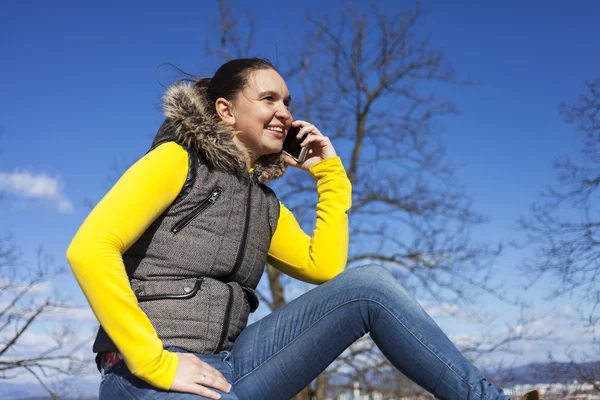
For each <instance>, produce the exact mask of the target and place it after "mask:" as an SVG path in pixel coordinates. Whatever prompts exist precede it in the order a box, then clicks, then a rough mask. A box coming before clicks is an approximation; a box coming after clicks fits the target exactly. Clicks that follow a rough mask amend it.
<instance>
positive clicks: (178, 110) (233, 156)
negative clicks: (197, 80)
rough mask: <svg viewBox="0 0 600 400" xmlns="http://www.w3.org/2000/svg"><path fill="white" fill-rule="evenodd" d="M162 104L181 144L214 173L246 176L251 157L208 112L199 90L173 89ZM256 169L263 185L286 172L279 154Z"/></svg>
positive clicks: (188, 87) (262, 159)
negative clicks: (215, 171) (196, 153)
mask: <svg viewBox="0 0 600 400" xmlns="http://www.w3.org/2000/svg"><path fill="white" fill-rule="evenodd" d="M163 101H164V102H163V108H164V113H165V116H166V117H167V118H168V119H169V120H170V122H171V127H172V129H173V134H174V135H175V138H176V139H177V140H178V141H179V142H180V143H181V144H183V145H184V146H186V147H188V148H191V149H196V150H198V151H199V152H200V154H201V155H202V157H203V158H204V160H205V161H206V162H207V164H209V166H211V167H213V168H215V169H219V170H225V171H229V172H232V173H234V174H236V175H240V176H243V175H247V174H248V168H247V166H246V165H247V160H248V159H249V157H250V156H249V154H248V153H247V152H245V151H243V150H240V148H238V146H237V145H236V144H235V142H234V137H235V135H236V131H235V129H233V128H232V127H231V126H229V125H226V124H224V123H223V122H221V121H220V120H217V118H216V117H214V116H213V115H212V113H209V112H208V110H209V108H208V107H210V104H208V102H207V101H206V99H205V98H204V96H202V94H201V92H200V91H199V89H197V88H194V87H193V86H191V85H190V84H188V83H181V84H177V85H173V86H171V87H169V88H168V89H167V92H166V93H165V95H164V96H163ZM255 167H256V168H257V170H258V174H259V175H258V176H259V181H260V182H262V183H267V182H270V181H273V180H275V179H277V178H279V177H281V176H282V175H283V174H284V173H285V170H286V164H285V162H284V161H283V155H282V153H276V154H268V155H264V156H262V157H260V158H259V159H258V160H257V161H256V164H255Z"/></svg>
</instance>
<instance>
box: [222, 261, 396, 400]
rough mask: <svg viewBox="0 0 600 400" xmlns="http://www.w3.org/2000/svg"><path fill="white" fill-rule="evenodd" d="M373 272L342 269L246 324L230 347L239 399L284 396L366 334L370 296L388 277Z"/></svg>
mask: <svg viewBox="0 0 600 400" xmlns="http://www.w3.org/2000/svg"><path fill="white" fill-rule="evenodd" d="M374 272H377V270H376V269H371V268H356V269H352V270H349V271H346V272H344V273H342V274H340V275H338V276H337V277H336V278H334V279H332V280H331V281H329V282H326V283H324V284H322V285H320V286H318V287H316V288H314V289H312V290H310V291H308V292H307V293H305V294H303V295H302V296H300V297H298V298H297V299H295V300H294V301H292V302H290V303H289V304H287V305H286V306H285V307H283V308H280V309H279V310H277V311H275V312H273V313H271V314H269V315H267V316H266V317H264V318H263V319H261V320H259V321H257V322H256V323H254V324H251V325H249V326H248V327H246V329H244V331H242V333H241V334H240V336H239V337H238V338H237V340H236V341H235V343H234V346H233V349H232V358H233V369H234V376H233V379H234V383H233V388H234V389H235V390H236V393H237V394H238V396H239V398H240V399H249V400H254V399H284V398H290V397H291V396H293V395H294V394H295V393H297V392H298V391H299V390H301V389H302V388H303V387H305V386H306V385H307V384H309V383H310V382H311V381H312V380H313V379H314V378H315V377H316V376H317V375H318V374H319V373H321V372H322V371H323V370H325V369H326V368H327V366H328V365H329V364H331V362H333V361H334V360H335V359H336V357H337V356H338V355H340V354H341V353H342V352H343V351H344V350H345V349H347V348H348V346H350V345H351V344H352V343H354V342H355V341H356V340H357V339H358V338H360V337H362V336H363V335H364V334H365V333H366V332H368V331H369V325H370V323H369V320H370V319H371V318H372V317H373V314H376V313H378V307H374V306H373V305H374V303H373V302H372V301H370V300H371V299H372V298H374V297H378V295H379V294H380V293H381V290H382V289H383V290H384V291H385V290H387V289H386V288H385V287H384V286H385V285H383V282H382V279H388V280H390V279H393V278H391V276H390V278H387V276H383V275H381V274H374ZM388 275H389V274H388ZM367 293H368V294H367ZM382 296H386V295H382Z"/></svg>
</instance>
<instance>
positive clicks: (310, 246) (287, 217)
mask: <svg viewBox="0 0 600 400" xmlns="http://www.w3.org/2000/svg"><path fill="white" fill-rule="evenodd" d="M310 173H311V174H312V175H313V177H315V178H316V179H317V193H318V195H319V202H318V204H317V221H316V224H315V229H314V232H313V235H312V238H311V237H310V236H308V235H307V234H306V233H304V231H303V230H302V228H301V227H300V225H299V224H298V221H296V218H294V215H293V214H292V213H291V212H290V210H288V209H287V208H286V207H285V206H284V205H283V204H281V203H280V213H279V221H278V223H277V229H276V230H275V233H274V235H273V239H272V240H271V247H270V248H269V258H268V262H269V264H271V265H273V266H274V267H275V268H277V269H279V270H280V271H282V272H284V273H285V274H287V275H290V276H291V277H294V278H296V279H300V280H302V281H305V282H309V283H315V284H319V283H323V282H325V281H327V280H329V279H331V278H333V277H334V276H336V275H337V274H339V273H340V272H342V271H343V270H344V268H345V267H346V261H347V260H348V214H347V211H348V210H349V209H350V206H351V205H352V185H351V184H350V180H348V177H347V175H346V171H345V170H344V165H343V164H342V161H341V159H340V158H339V157H333V158H329V159H327V160H324V161H321V162H320V163H318V164H316V165H314V166H313V167H312V168H311V169H310Z"/></svg>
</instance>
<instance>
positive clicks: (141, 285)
mask: <svg viewBox="0 0 600 400" xmlns="http://www.w3.org/2000/svg"><path fill="white" fill-rule="evenodd" d="M131 288H132V289H133V291H134V293H135V295H136V297H137V299H138V305H139V307H140V308H141V309H142V311H143V312H144V313H145V314H146V315H147V316H148V319H149V320H150V322H151V323H152V326H153V327H154V329H155V330H156V333H157V334H158V337H159V338H160V340H161V341H162V342H163V346H176V347H180V348H183V349H186V350H188V351H191V352H194V353H202V354H212V353H215V352H218V351H221V350H224V349H225V350H226V349H228V348H231V343H230V341H229V340H227V339H228V337H229V331H230V328H229V326H230V319H231V317H232V316H234V315H231V314H232V308H233V300H234V298H233V297H234V296H232V292H233V288H232V286H231V285H228V284H226V283H223V282H221V281H218V280H216V279H212V278H208V277H202V278H196V277H192V278H183V279H174V280H152V281H140V280H133V281H131ZM234 314H235V313H234ZM238 318H239V317H238Z"/></svg>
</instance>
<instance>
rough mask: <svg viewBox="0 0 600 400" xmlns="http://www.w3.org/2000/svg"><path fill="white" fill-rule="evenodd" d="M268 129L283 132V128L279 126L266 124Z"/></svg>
mask: <svg viewBox="0 0 600 400" xmlns="http://www.w3.org/2000/svg"><path fill="white" fill-rule="evenodd" d="M267 129H268V130H270V131H275V132H281V133H283V129H282V128H281V127H279V126H268V127H267Z"/></svg>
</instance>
